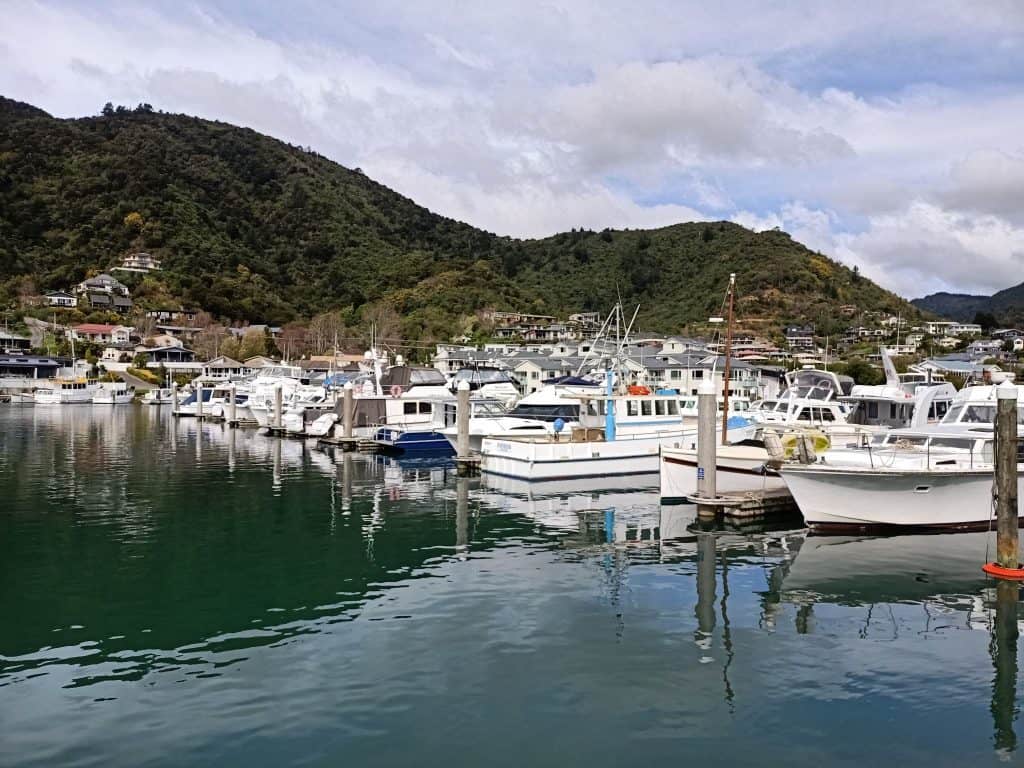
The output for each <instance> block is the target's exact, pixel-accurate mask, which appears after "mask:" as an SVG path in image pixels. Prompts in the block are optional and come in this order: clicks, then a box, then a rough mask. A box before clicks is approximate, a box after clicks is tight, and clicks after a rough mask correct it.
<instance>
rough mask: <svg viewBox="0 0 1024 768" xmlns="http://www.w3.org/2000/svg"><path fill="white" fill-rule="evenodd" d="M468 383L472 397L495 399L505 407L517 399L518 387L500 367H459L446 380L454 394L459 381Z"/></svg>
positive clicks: (509, 406) (510, 405)
mask: <svg viewBox="0 0 1024 768" xmlns="http://www.w3.org/2000/svg"><path fill="white" fill-rule="evenodd" d="M463 381H465V382H468V383H469V391H470V392H471V393H472V395H473V397H477V398H484V399H487V400H497V401H498V402H500V403H502V404H503V405H504V406H505V407H506V408H511V407H512V405H513V404H514V403H515V402H516V401H517V400H518V399H519V389H518V388H517V387H516V383H515V381H514V380H513V379H512V377H511V376H509V375H508V373H507V372H505V371H503V370H501V369H500V368H493V367H488V366H478V367H475V368H460V369H459V370H458V371H457V372H456V374H455V375H454V376H453V377H452V378H451V381H450V382H448V388H449V389H450V390H451V392H452V394H455V392H456V390H457V389H458V387H459V384H460V383H461V382H463Z"/></svg>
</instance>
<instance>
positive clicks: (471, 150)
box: [0, 0, 1024, 297]
mask: <svg viewBox="0 0 1024 768" xmlns="http://www.w3.org/2000/svg"><path fill="white" fill-rule="evenodd" d="M0 8H2V21H0V94H3V95H6V96H9V97H12V98H16V99H20V100H23V101H28V102H31V103H33V104H36V105H37V106H40V107H42V108H44V109H46V110H47V111H49V112H51V113H52V114H54V115H57V116H61V117H74V116H82V115H90V114H97V113H98V112H99V110H100V108H101V106H102V105H103V104H104V102H107V101H111V102H113V103H115V104H130V105H134V104H137V103H139V102H149V103H151V104H152V105H153V106H154V107H156V108H158V109H163V110H166V111H173V112H185V113H189V114H196V115H200V116H203V117H207V118H215V119H219V120H224V121H227V122H231V123H237V124H241V125H246V126H250V127H252V128H255V129H256V130H259V131H261V132H264V133H268V134H271V135H273V136H276V137H278V138H281V139H284V140H286V141H289V142H291V143H293V144H301V145H304V146H307V145H308V146H312V147H313V148H314V149H316V150H318V151H319V152H321V153H322V154H324V155H327V156H328V157H331V158H332V159H334V160H337V161H338V162H340V163H343V164H344V165H347V166H349V167H361V168H362V169H363V170H364V171H366V172H367V173H368V174H369V175H371V176H372V177H374V178H376V179H377V180H379V181H381V182H383V183H385V184H387V185H388V186H390V187H393V188H394V189H396V190H398V191H399V192H401V193H403V194H405V195H407V196H409V197H411V198H413V199H414V200H416V201H417V202H419V203H421V204H423V205H425V206H427V207H428V208H430V209H432V210H434V211H437V212H439V213H442V214H445V215H447V216H452V217H455V218H458V219H462V220H464V221H468V222H470V223H472V224H475V225H477V226H480V227H483V228H485V229H488V230H490V231H492V232H497V233H500V234H509V235H516V236H524V237H528V236H538V235H547V234H552V233H554V232H557V231H562V230H567V229H569V228H570V227H581V226H582V227H588V228H592V229H602V228H604V227H614V228H621V227H654V226H661V225H666V224H671V223H674V222H678V221H690V220H695V219H730V220H733V221H737V222H739V223H742V224H744V225H747V226H751V227H754V228H755V229H764V228H770V227H774V226H779V227H782V228H783V229H785V230H787V231H788V232H790V233H791V234H793V236H794V237H795V238H797V239H798V240H800V241H802V242H804V243H806V244H807V245H808V246H809V247H811V248H814V249H817V250H820V251H822V252H824V253H827V254H829V255H831V256H834V257H836V258H838V259H840V260H842V261H844V262H845V263H847V264H850V265H858V266H859V267H860V268H861V270H862V272H864V274H866V275H868V276H870V277H872V278H874V279H875V280H877V281H878V282H879V283H881V284H882V285H884V286H886V287H888V288H891V289H893V290H896V291H898V292H900V293H902V294H903V295H906V296H909V297H915V296H920V295H923V294H926V293H930V292H933V291H936V290H953V291H957V292H992V291H995V290H999V289H1001V288H1005V287H1009V286H1010V285H1015V284H1017V283H1020V282H1021V281H1024V3H1020V2H1017V1H1016V0H970V2H967V1H966V0H965V1H963V2H960V1H958V0H930V2H913V1H911V0H900V2H892V0H887V1H886V2H875V1H874V0H859V2H856V3H826V2H778V3H764V2H759V1H758V0H719V2H716V3H692V4H690V3H682V2H633V3H604V2H600V1H599V0H558V1H557V2H542V3H524V2H517V3H500V2H497V0H493V1H492V0H488V1H487V2H473V1H468V0H461V1H449V2H432V3H427V2H412V1H411V0H409V1H406V2H394V1H393V0H376V1H375V2H373V3H361V2H351V3H344V2H335V3H329V2H326V0H321V1H320V2H311V1H309V0H294V1H293V2H289V3H279V2H264V3H258V2H249V1H247V0H217V2H208V3H202V4H199V3H189V2H181V1H178V0H166V1H165V2H150V3H145V2H132V3H119V2H117V1H116V0H115V1H114V2H100V1H97V2H85V1H83V2H75V3H70V2H22V0H5V2H3V3H2V4H0Z"/></svg>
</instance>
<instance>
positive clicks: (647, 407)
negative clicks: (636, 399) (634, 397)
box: [640, 400, 654, 416]
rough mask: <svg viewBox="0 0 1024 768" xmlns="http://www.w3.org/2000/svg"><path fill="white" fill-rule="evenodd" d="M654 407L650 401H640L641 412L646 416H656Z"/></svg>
mask: <svg viewBox="0 0 1024 768" xmlns="http://www.w3.org/2000/svg"><path fill="white" fill-rule="evenodd" d="M653 405H654V404H653V403H652V402H651V401H650V400H641V401H640V412H641V413H642V414H643V415H644V416H653V415H654V408H653Z"/></svg>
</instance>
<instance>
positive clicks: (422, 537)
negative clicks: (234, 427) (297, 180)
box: [0, 406, 1024, 767]
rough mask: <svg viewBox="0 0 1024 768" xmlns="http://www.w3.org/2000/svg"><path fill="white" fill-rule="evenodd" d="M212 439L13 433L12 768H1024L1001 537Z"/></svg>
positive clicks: (61, 430) (147, 422) (9, 443)
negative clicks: (997, 583) (799, 522)
mask: <svg viewBox="0 0 1024 768" xmlns="http://www.w3.org/2000/svg"><path fill="white" fill-rule="evenodd" d="M199 429H200V427H199V425H197V424H196V423H195V422H194V421H190V420H182V421H180V422H179V423H175V422H173V421H172V420H171V419H169V418H168V417H167V415H166V414H161V413H160V412H159V410H156V409H152V410H145V409H142V408H137V409H136V408H120V409H98V408H97V409H95V410H93V409H90V408H89V407H84V408H64V409H53V408H51V409H44V408H37V409H32V408H21V407H17V406H12V407H6V406H4V407H0V765H3V766H20V765H33V766H36V765H38V766H61V765H90V766H91V765H96V766H100V765H102V766H119V765H131V766H137V765H145V766H184V765H218V766H235V765H238V766H257V765H259V766H262V765H272V766H277V765H331V766H334V765H359V766H406V765H445V766H463V765H466V766H472V765H509V766H523V765H529V766H541V765H552V766H565V765H585V766H619V765H651V764H699V765H738V764H761V765H788V766H822V765H829V766H831V765H849V766H854V765H856V766H862V765H864V764H871V763H872V762H873V763H876V764H879V765H890V764H892V765H900V766H929V767H933V766H939V765H968V764H970V765H989V764H1006V763H1007V762H1009V763H1011V764H1022V763H1024V757H1022V754H1021V753H1020V752H1017V751H1015V743H1016V742H1015V736H1014V728H1016V727H1017V723H1016V707H1017V704H1016V688H1017V687H1019V682H1020V681H1019V680H1018V674H1017V672H1016V644H1015V643H1014V642H1012V640H1007V639H1006V638H1005V636H1004V635H999V634H998V633H997V632H996V631H995V629H994V627H995V623H996V622H995V619H996V618H997V617H996V612H995V609H994V605H995V601H994V597H993V595H994V591H993V590H992V588H991V586H992V585H991V584H990V583H989V582H987V581H986V580H985V579H984V578H983V575H982V574H981V572H980V570H979V565H980V563H981V562H982V561H983V560H984V556H985V543H986V542H985V538H984V536H981V535H978V534H967V535H959V536H915V537H907V538H900V539H891V538H890V539H850V538H847V539H835V538H813V537H812V538H806V539H805V538H804V537H803V535H802V534H800V533H796V534H793V533H789V534H785V533H779V532H776V533H762V534H749V535H740V534H736V533H728V534H721V535H719V536H717V537H716V538H714V539H713V538H709V537H707V536H704V535H702V536H696V535H694V534H692V533H690V532H689V531H688V530H687V526H688V524H689V523H690V522H691V520H692V517H691V512H692V510H690V509H689V508H687V507H666V508H664V509H662V508H660V507H659V505H658V498H657V494H656V492H653V491H650V490H634V491H630V490H622V489H620V490H617V491H589V492H588V491H579V490H574V489H572V488H568V487H565V486H563V487H561V488H555V489H550V488H548V489H535V490H534V491H533V492H531V491H530V490H529V489H526V488H524V487H522V486H515V485H510V484H506V485H505V486H504V487H495V485H493V484H491V483H489V482H488V481H487V480H484V481H480V480H472V481H465V480H457V479H456V478H455V477H454V476H453V475H452V473H451V471H450V469H448V468H446V467H445V466H444V465H434V466H431V465H429V464H427V465H424V464H419V465H417V464H415V463H413V464H402V465H399V464H397V463H395V462H393V461H387V460H382V459H375V458H373V457H366V456H359V455H354V456H353V455H346V454H341V453H338V454H330V453H324V452H320V451H317V450H315V449H311V448H308V447H305V446H303V445H302V444H300V443H296V442H280V441H275V440H270V439H267V438H264V437H262V436H260V435H258V434H256V433H255V432H251V431H241V432H238V433H237V434H233V433H232V432H230V431H225V430H223V429H222V428H221V427H219V426H216V425H203V426H202V427H201V432H200V431H197V430H199ZM659 536H660V537H661V538H659ZM669 536H671V537H673V538H672V539H671V540H669V539H668V537H669ZM1008 607H1009V608H1010V609H1012V608H1015V607H1016V603H1014V602H1013V601H1012V599H1011V601H1010V602H1009V603H1006V602H1005V601H1004V602H1003V605H1002V606H1001V610H1004V611H1005V610H1007V609H1008ZM1022 615H1024V612H1022ZM1007 626H1010V627H1012V626H1013V624H1012V618H1011V620H1010V622H1009V624H1008V625H1007ZM997 661H998V662H999V663H998V664H997V663H996V662H997Z"/></svg>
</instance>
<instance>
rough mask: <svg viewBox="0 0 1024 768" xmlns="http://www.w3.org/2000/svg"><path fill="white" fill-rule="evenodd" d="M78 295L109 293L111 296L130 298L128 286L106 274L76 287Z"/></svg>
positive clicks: (87, 280) (91, 278)
mask: <svg viewBox="0 0 1024 768" xmlns="http://www.w3.org/2000/svg"><path fill="white" fill-rule="evenodd" d="M75 293H77V294H83V293H85V294H91V293H107V294H110V295H118V296H128V293H129V291H128V286H127V285H125V284H124V283H122V282H121V281H120V280H117V279H115V278H113V277H111V276H110V275H108V274H106V273H104V274H102V275H96V277H90V278H88V279H86V280H83V281H82V282H80V283H79V284H78V285H76V286H75Z"/></svg>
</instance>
